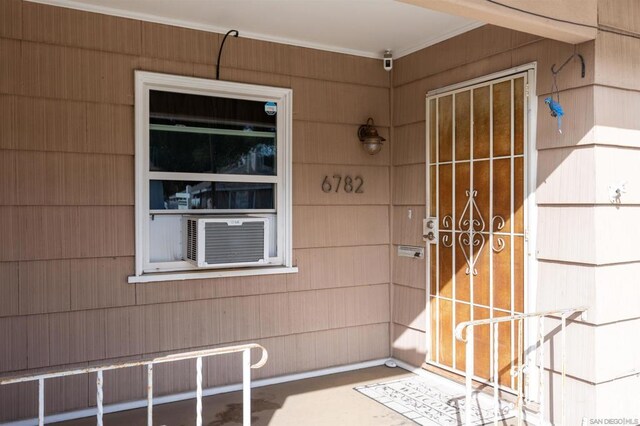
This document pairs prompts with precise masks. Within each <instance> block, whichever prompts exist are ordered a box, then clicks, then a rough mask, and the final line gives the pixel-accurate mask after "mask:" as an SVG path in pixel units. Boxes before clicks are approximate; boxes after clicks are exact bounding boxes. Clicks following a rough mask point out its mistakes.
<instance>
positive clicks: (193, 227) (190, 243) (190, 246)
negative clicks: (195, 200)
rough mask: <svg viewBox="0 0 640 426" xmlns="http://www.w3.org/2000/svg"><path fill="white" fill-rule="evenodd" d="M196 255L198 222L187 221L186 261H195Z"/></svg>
mask: <svg viewBox="0 0 640 426" xmlns="http://www.w3.org/2000/svg"><path fill="white" fill-rule="evenodd" d="M197 253H198V222H197V221H196V220H193V219H189V220H187V259H189V260H192V261H194V262H195V261H196V260H197Z"/></svg>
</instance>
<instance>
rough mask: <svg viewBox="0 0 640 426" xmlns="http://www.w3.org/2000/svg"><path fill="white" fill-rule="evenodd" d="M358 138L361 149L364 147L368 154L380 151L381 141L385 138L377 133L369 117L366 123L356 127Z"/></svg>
mask: <svg viewBox="0 0 640 426" xmlns="http://www.w3.org/2000/svg"><path fill="white" fill-rule="evenodd" d="M358 139H360V142H362V149H364V150H365V151H366V152H367V154H369V155H374V154H377V153H378V152H380V150H381V149H382V141H385V140H386V139H385V138H383V137H382V136H380V135H378V130H377V129H376V127H375V125H374V123H373V118H371V117H369V118H368V119H367V124H363V125H362V126H360V127H359V128H358Z"/></svg>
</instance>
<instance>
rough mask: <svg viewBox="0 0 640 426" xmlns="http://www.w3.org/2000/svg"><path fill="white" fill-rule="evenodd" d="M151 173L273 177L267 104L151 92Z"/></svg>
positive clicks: (273, 149) (273, 132)
mask: <svg viewBox="0 0 640 426" xmlns="http://www.w3.org/2000/svg"><path fill="white" fill-rule="evenodd" d="M149 115H150V122H149V131H150V134H149V136H150V147H149V148H150V149H149V153H150V158H149V160H150V161H149V164H150V167H149V168H150V171H165V172H185V173H220V174H245V175H246V174H252V175H271V176H274V175H276V172H277V171H276V115H269V114H267V112H266V111H265V103H264V102H259V101H249V100H242V99H231V98H216V97H211V96H202V95H191V94H184V93H169V92H160V91H151V93H150V112H149Z"/></svg>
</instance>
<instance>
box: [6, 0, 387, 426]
mask: <svg viewBox="0 0 640 426" xmlns="http://www.w3.org/2000/svg"><path fill="white" fill-rule="evenodd" d="M240 35H241V37H240V38H238V39H235V38H234V39H229V40H228V41H227V43H226V45H225V51H224V53H223V57H222V61H223V66H222V68H221V78H222V79H224V80H229V81H237V82H246V83H255V84H264V85H272V86H281V87H290V88H292V89H293V92H294V96H293V99H294V101H293V118H294V120H293V163H294V164H293V176H294V177H293V182H294V186H293V204H294V207H293V236H294V237H293V245H294V260H295V262H294V263H295V264H297V266H298V267H299V271H300V272H299V273H297V274H288V275H279V276H274V275H267V276H258V277H241V278H224V279H209V280H194V281H181V282H162V283H148V284H138V285H134V284H128V283H127V277H128V276H129V275H132V274H133V273H134V157H133V155H134V149H135V143H134V109H133V102H134V70H148V71H157V72H165V73H172V74H180V75H187V76H196V77H206V78H213V76H214V75H215V60H216V57H217V53H218V46H219V43H220V41H221V39H222V36H221V35H218V34H213V33H207V32H201V31H194V30H189V29H183V28H177V27H171V26H165V25H159V24H154V23H148V22H141V21H137V20H130V19H123V18H118V17H112V16H106V15H99V14H93V13H86V12H81V11H76V10H71V9H64V8H56V7H51V6H45V5H41V4H37V3H31V2H23V1H21V0H3V1H2V2H0V58H2V59H1V60H0V117H2V120H3V122H2V125H1V126H0V180H1V181H2V185H0V341H1V342H2V344H0V374H7V373H10V372H13V373H25V372H27V371H34V370H35V369H39V368H62V367H65V366H68V365H84V364H87V363H94V362H102V361H105V360H120V359H129V358H136V357H150V356H153V355H155V354H160V353H166V352H167V351H176V350H185V349H190V348H197V347H202V346H211V345H218V344H220V345H228V344H232V343H235V342H246V341H255V342H259V343H261V344H263V345H264V346H265V347H266V348H267V349H268V350H269V352H270V355H271V357H270V359H269V363H268V364H267V365H266V366H265V367H264V368H263V369H261V370H258V371H256V372H255V374H254V377H256V378H260V377H271V376H277V375H282V374H288V373H295V372H302V371H309V370H315V369H320V368H324V367H330V366H335V365H340V364H349V363H355V362H360V361H366V360H371V359H379V358H384V357H387V356H388V355H389V348H390V344H389V312H390V310H389V281H390V265H389V238H390V237H389V236H390V231H389V204H390V187H389V180H390V178H389V174H390V149H389V148H388V146H387V147H385V148H384V149H383V150H382V152H381V153H380V154H378V155H376V156H369V155H367V154H366V153H365V152H364V151H363V150H362V149H361V147H360V143H359V141H358V140H357V137H356V131H357V128H358V125H360V124H362V123H364V122H365V121H366V119H367V117H369V116H371V117H373V118H374V119H375V121H376V124H377V125H378V126H379V129H380V131H381V133H382V134H383V136H385V137H388V135H389V126H390V117H389V99H390V91H389V85H390V80H389V74H388V73H387V72H385V71H384V70H383V69H382V66H381V64H380V62H379V61H377V60H373V59H365V58H358V57H353V56H348V55H341V54H334V53H328V52H322V51H315V50H311V49H305V48H299V47H294V46H288V45H281V44H274V43H266V42H260V41H255V40H250V39H243V38H242V33H241V34H240ZM336 173H342V174H351V175H354V176H355V175H361V176H362V177H363V178H364V181H365V186H364V188H365V192H364V194H358V195H355V194H352V195H351V196H348V194H346V195H343V194H325V193H323V192H322V191H321V183H322V179H323V178H324V176H325V175H330V176H332V175H333V174H336ZM195 324H197V325H198V326H194V325H195ZM239 362H240V361H239V358H238V357H231V356H229V357H222V358H220V359H216V360H215V361H210V362H206V363H205V370H204V375H205V383H204V386H205V387H212V386H216V385H221V384H226V383H231V382H238V381H239V379H240V373H241V371H240V369H239V368H237V367H239ZM194 369H195V364H194V363H191V362H182V363H176V364H163V365H161V366H158V367H157V369H155V370H156V371H155V373H154V376H155V388H154V393H155V394H157V395H161V394H169V393H177V392H181V391H186V390H192V389H194V388H195V383H194V377H195V373H194V371H195V370H194ZM94 383H95V380H94V377H93V376H87V375H83V376H78V377H71V378H65V379H60V380H51V381H48V382H47V386H46V401H47V410H46V411H47V413H51V412H58V411H62V410H73V409H81V408H85V407H88V406H91V405H94V404H95V384H94ZM145 383H146V379H145V375H144V372H143V370H142V369H140V368H137V369H132V370H129V371H118V372H107V373H105V391H104V394H105V399H106V400H105V403H112V402H117V401H124V400H130V399H141V398H144V397H145V395H146V385H145ZM36 403H37V390H36V386H35V385H34V384H33V383H32V384H25V385H12V386H2V387H0V421H4V420H9V419H16V418H23V417H33V416H35V415H36V413H37V411H36Z"/></svg>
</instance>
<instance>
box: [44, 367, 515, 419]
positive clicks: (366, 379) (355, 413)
mask: <svg viewBox="0 0 640 426" xmlns="http://www.w3.org/2000/svg"><path fill="white" fill-rule="evenodd" d="M411 374H412V373H410V372H408V371H406V370H403V369H401V368H387V367H383V366H381V367H373V368H366V369H362V370H356V371H351V372H346V373H339V374H332V375H328V376H322V377H316V378H311V379H305V380H298V381H295V382H288V383H281V384H277V385H271V386H264V387H260V388H255V389H252V393H251V399H252V425H255V426H262V425H275V426H290V425H295V426H303V425H304V426H320V425H322V426H338V425H349V426H350V425H371V426H378V425H388V426H404V425H407V426H408V425H415V424H416V423H414V422H413V421H411V420H409V419H407V418H405V417H404V416H402V415H400V414H398V413H396V412H395V411H392V410H390V409H388V408H387V407H385V406H384V405H382V404H379V403H377V402H375V401H373V400H372V399H370V398H368V397H366V396H364V395H362V394H360V393H358V392H357V391H355V390H354V389H353V388H354V387H356V386H359V385H364V384H369V383H377V382H381V381H390V380H395V379H400V378H403V377H407V376H410V375H411ZM146 416H147V412H146V409H145V408H141V409H136V410H130V411H123V412H119V413H112V414H108V415H105V417H104V424H105V425H146V420H147V417H146ZM154 420H155V421H154V423H155V424H158V425H166V426H183V425H184V426H187V425H193V424H195V399H192V400H187V401H180V402H175V403H170V404H163V405H157V406H155V407H154ZM57 424H58V425H64V426H89V425H95V418H93V417H91V418H84V419H78V420H72V421H67V422H61V423H57ZM241 424H242V393H241V392H231V393H226V394H220V395H214V396H210V397H205V398H203V425H207V426H223V425H241ZM501 424H502V425H503V426H511V425H515V424H516V421H515V419H512V420H510V421H508V422H502V423H501Z"/></svg>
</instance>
